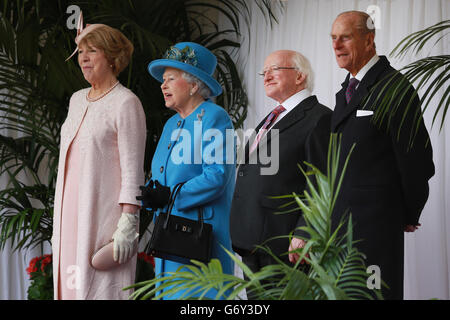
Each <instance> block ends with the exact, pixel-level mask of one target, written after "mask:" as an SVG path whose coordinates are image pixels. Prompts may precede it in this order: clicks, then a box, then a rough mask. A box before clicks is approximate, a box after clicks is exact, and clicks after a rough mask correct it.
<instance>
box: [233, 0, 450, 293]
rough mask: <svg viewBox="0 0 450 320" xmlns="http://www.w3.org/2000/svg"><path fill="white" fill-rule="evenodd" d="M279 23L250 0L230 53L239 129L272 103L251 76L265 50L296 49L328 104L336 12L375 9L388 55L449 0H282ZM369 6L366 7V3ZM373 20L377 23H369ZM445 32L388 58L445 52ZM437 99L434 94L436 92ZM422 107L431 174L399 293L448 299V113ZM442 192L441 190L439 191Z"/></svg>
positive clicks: (445, 10) (379, 40)
mask: <svg viewBox="0 0 450 320" xmlns="http://www.w3.org/2000/svg"><path fill="white" fill-rule="evenodd" d="M284 4H285V6H286V9H285V11H284V14H283V15H280V14H279V15H278V17H279V18H280V19H279V24H278V25H274V27H273V28H271V27H270V25H268V24H267V21H266V19H265V18H264V16H262V14H261V13H260V11H259V10H258V9H257V7H256V5H255V3H254V2H253V1H249V6H250V7H251V9H250V10H251V12H252V19H251V22H250V25H249V27H250V35H251V36H250V37H248V33H247V31H246V30H245V29H244V28H243V29H242V35H243V36H244V39H243V40H242V41H241V42H242V46H243V47H242V50H241V51H240V53H239V55H238V56H237V57H235V58H236V61H238V64H239V65H240V69H241V72H242V76H243V79H244V82H245V87H246V89H247V91H248V96H249V110H248V117H247V119H246V122H245V124H244V126H245V129H247V128H254V127H255V126H256V125H257V124H258V123H259V122H260V121H261V119H262V118H263V117H264V116H265V115H267V114H268V113H269V112H270V110H272V108H273V107H274V106H275V102H274V101H272V100H270V99H269V98H266V97H265V94H264V88H263V84H262V79H261V78H260V77H259V76H258V75H257V72H258V71H259V70H261V68H262V65H263V63H264V59H265V57H266V56H267V55H268V54H269V53H270V52H272V51H274V50H278V49H292V50H297V51H300V52H301V53H303V54H304V55H305V56H306V57H307V58H308V59H309V60H310V62H311V65H312V67H313V70H314V72H315V89H314V92H313V94H315V95H317V97H318V99H319V101H320V102H321V103H323V104H325V105H326V106H328V107H329V108H331V109H333V108H334V104H335V93H336V92H337V91H338V90H339V89H340V88H341V83H342V82H343V80H344V78H345V76H346V71H344V70H342V69H339V68H338V66H337V64H336V61H335V58H334V54H333V50H332V47H331V39H330V31H331V25H332V23H333V21H334V19H335V18H336V16H337V15H338V14H339V13H340V12H343V11H347V10H361V11H367V9H368V8H369V6H374V5H375V6H376V7H375V8H377V9H379V10H378V13H379V18H380V20H379V21H380V29H377V30H376V37H375V43H376V46H377V53H378V54H379V55H388V54H389V53H390V52H391V50H392V49H393V48H394V47H395V46H396V44H398V42H400V41H401V39H403V38H404V37H405V36H407V35H409V34H411V33H413V32H415V31H418V30H421V29H423V28H425V27H428V26H431V25H433V24H435V23H437V22H440V21H442V20H446V19H449V18H450V0H427V1H425V0H414V1H413V0H380V1H364V0H361V1H355V0H287V1H284ZM372 8H373V7H372ZM375 25H377V22H375ZM449 53H450V50H449V41H448V37H447V38H446V40H445V41H441V42H440V43H439V44H438V45H436V46H434V47H432V48H428V49H427V50H425V51H424V53H422V54H421V56H412V55H408V56H406V57H405V58H404V59H402V60H400V61H399V60H395V59H393V58H389V59H390V61H391V64H392V65H393V66H394V67H396V68H400V67H402V66H405V65H406V64H407V63H409V62H412V61H414V60H417V59H419V58H422V57H424V56H428V55H439V54H449ZM438 98H439V97H438ZM429 111H430V112H427V113H426V114H425V122H426V125H427V128H428V129H429V131H430V135H431V142H432V146H433V149H434V163H435V166H436V174H435V176H434V177H433V178H432V179H431V180H430V197H429V200H428V203H427V205H426V207H425V208H424V211H423V212H422V216H421V220H420V222H421V223H422V227H421V228H420V229H419V230H418V231H416V232H415V233H412V234H406V237H405V299H431V298H439V299H449V298H450V292H449V290H450V280H449V272H450V263H449V262H450V261H449V258H450V239H449V237H450V236H449V234H450V201H449V200H447V199H446V198H448V195H449V194H450V161H449V160H450V150H446V148H445V146H446V145H449V143H450V127H449V126H450V120H449V119H448V118H449V117H447V121H446V124H445V125H444V129H443V130H442V131H441V132H440V133H439V125H435V126H434V127H433V128H432V129H431V121H432V115H433V111H434V110H432V107H430V110H429ZM430 129H431V130H430ZM445 195H447V197H445Z"/></svg>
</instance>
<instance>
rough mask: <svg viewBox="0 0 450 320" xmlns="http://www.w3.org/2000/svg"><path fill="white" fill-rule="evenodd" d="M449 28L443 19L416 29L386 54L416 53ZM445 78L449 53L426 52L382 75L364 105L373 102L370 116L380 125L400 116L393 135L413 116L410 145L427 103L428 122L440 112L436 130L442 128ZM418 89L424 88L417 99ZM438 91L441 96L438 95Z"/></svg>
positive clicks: (449, 96) (449, 94) (449, 100)
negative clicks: (374, 112) (431, 54)
mask: <svg viewBox="0 0 450 320" xmlns="http://www.w3.org/2000/svg"><path fill="white" fill-rule="evenodd" d="M449 28H450V20H445V21H442V22H439V23H437V24H435V25H433V26H430V27H428V28H425V29H423V30H420V31H417V32H415V33H413V34H411V35H409V36H407V37H405V38H404V39H403V40H401V41H400V43H399V44H398V45H397V46H396V47H395V48H394V49H393V50H392V52H391V53H390V56H392V57H396V58H404V57H405V56H406V55H407V54H419V53H420V52H421V51H423V50H424V49H425V48H427V47H428V46H426V45H427V44H428V43H429V42H430V41H431V40H432V39H436V41H435V42H434V44H433V46H435V45H436V44H438V43H439V42H440V41H442V40H443V39H445V38H446V37H447V36H448V34H449V32H448V30H449ZM401 73H402V74H404V77H401V76H400V74H401ZM449 79H450V55H437V56H427V57H425V58H423V59H419V60H416V61H414V62H412V63H409V64H408V65H406V66H405V67H403V68H402V69H400V71H399V72H398V73H394V74H392V75H390V76H389V77H386V78H385V79H382V80H381V81H380V82H379V83H378V84H377V86H376V87H375V88H374V91H375V90H377V89H379V88H381V91H380V92H379V94H378V96H377V97H375V96H374V95H373V94H371V95H370V96H369V97H368V99H367V100H366V102H365V104H364V108H367V109H374V108H375V106H377V108H376V109H377V112H376V114H375V117H374V120H375V121H376V123H377V124H378V125H379V126H380V127H381V126H383V125H387V127H389V126H390V124H391V120H392V119H393V118H394V117H400V118H401V122H400V125H399V128H398V132H397V136H400V132H401V130H402V126H403V124H404V121H405V119H406V118H411V119H413V121H414V123H415V125H414V126H413V127H412V130H411V132H410V133H408V134H409V140H410V145H412V144H413V142H414V138H415V135H416V133H417V130H418V129H419V124H420V122H421V121H422V118H423V114H424V113H425V111H427V110H428V108H429V107H430V105H432V106H436V107H435V108H434V109H433V110H432V112H433V121H432V125H433V126H434V125H435V123H436V121H437V120H438V118H439V115H440V116H441V117H440V118H441V120H440V125H439V130H440V131H441V130H442V128H443V125H444V122H445V118H446V116H447V113H448V107H449V104H450V90H449V86H448V82H449ZM414 87H415V89H414ZM419 90H420V91H422V92H424V93H423V96H422V97H421V98H420V99H419V95H418V91H419ZM441 94H442V96H440V95H441ZM436 98H437V99H439V101H438V103H437V104H436V103H435V99H436ZM370 101H371V102H370ZM405 102H406V104H407V105H406V107H405V108H404V110H400V106H401V105H402V104H403V103H405ZM398 112H401V113H402V115H396V113H398ZM386 122H387V124H386Z"/></svg>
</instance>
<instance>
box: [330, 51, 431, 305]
mask: <svg viewBox="0 0 450 320" xmlns="http://www.w3.org/2000/svg"><path fill="white" fill-rule="evenodd" d="M392 72H395V69H393V68H392V67H391V66H390V64H389V61H388V60H387V59H386V57H384V56H380V60H379V61H378V62H377V63H376V64H375V65H374V66H373V67H372V68H371V69H370V70H369V71H368V72H367V74H366V75H365V76H364V78H363V79H362V80H361V82H360V84H359V86H358V88H357V90H356V92H355V94H354V96H353V98H352V100H350V103H349V104H348V105H347V103H346V101H345V90H346V88H347V85H348V80H349V76H347V78H346V80H345V82H344V83H343V84H342V89H341V90H340V91H339V92H338V93H337V94H336V107H335V109H334V112H333V116H332V126H331V129H332V131H333V132H337V133H341V134H342V149H341V155H342V157H341V159H340V162H341V163H340V164H341V165H342V164H343V163H344V160H345V158H346V156H347V154H348V151H349V150H350V148H351V146H352V144H353V143H356V147H355V149H354V151H353V153H352V155H351V157H350V161H349V165H348V167H347V170H346V173H345V177H344V181H343V184H342V187H341V190H340V195H339V198H338V201H337V202H336V205H335V210H334V213H333V223H334V225H335V226H336V225H337V223H338V222H339V219H340V218H341V217H342V216H343V214H344V212H345V211H346V210H349V212H350V213H351V214H352V219H353V223H354V236H353V238H354V239H355V240H363V241H362V242H361V243H359V244H357V247H358V248H359V249H360V250H361V251H362V252H363V253H364V254H366V255H367V261H366V264H367V266H369V265H378V266H379V267H380V268H381V278H382V279H383V280H384V281H386V283H387V284H388V286H390V288H391V289H390V290H386V291H383V294H384V296H385V298H387V299H402V297H403V234H404V226H405V225H406V224H413V225H416V224H417V223H418V221H419V216H420V213H421V211H422V209H423V207H424V205H425V203H426V201H427V198H428V180H429V179H430V178H431V177H432V176H433V174H434V165H433V160H432V149H431V144H430V142H429V136H428V132H427V130H426V128H425V125H424V123H423V121H420V125H419V128H418V132H417V135H416V137H415V140H414V144H413V146H412V148H409V145H410V144H409V141H410V140H409V137H410V133H411V130H412V128H413V124H414V121H413V115H414V113H415V112H416V111H417V110H420V109H419V108H420V107H419V106H418V102H419V100H418V98H417V97H416V98H415V100H414V104H413V107H412V110H410V111H409V112H408V116H407V117H406V118H405V120H404V123H403V125H402V127H401V128H402V129H401V133H400V135H398V129H399V128H400V123H401V121H402V115H403V112H404V110H405V108H406V104H407V103H408V101H409V99H410V97H411V96H412V93H413V92H414V89H413V87H412V86H411V88H410V91H409V94H407V95H406V96H405V98H404V99H403V100H401V101H402V104H401V106H400V108H399V109H398V110H397V112H396V113H395V115H394V116H393V117H392V118H391V119H390V123H389V124H388V121H385V122H384V124H382V125H381V127H380V126H377V125H375V124H374V121H372V118H373V116H364V117H356V113H357V110H358V109H361V108H362V106H363V99H364V98H365V97H369V95H368V94H369V91H370V90H371V89H374V90H375V94H374V95H373V98H371V99H370V100H371V101H369V103H368V104H367V105H368V106H372V105H373V107H372V109H373V111H374V114H376V113H377V104H376V103H375V104H374V103H373V102H374V99H375V97H376V96H378V94H379V92H380V90H381V87H375V86H374V85H375V84H376V83H377V82H378V81H379V80H382V79H385V77H386V76H387V75H388V74H391V73H392ZM402 77H403V76H402V75H400V74H399V75H397V80H399V79H401V78H402ZM427 142H428V143H427Z"/></svg>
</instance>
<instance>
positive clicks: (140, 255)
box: [138, 252, 155, 268]
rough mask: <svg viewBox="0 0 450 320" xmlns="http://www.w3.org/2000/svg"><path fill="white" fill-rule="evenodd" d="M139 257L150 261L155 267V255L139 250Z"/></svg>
mask: <svg viewBox="0 0 450 320" xmlns="http://www.w3.org/2000/svg"><path fill="white" fill-rule="evenodd" d="M138 259H142V260H144V261H145V262H147V263H150V264H151V265H152V266H153V268H155V258H153V256H149V255H148V254H146V253H145V252H139V253H138Z"/></svg>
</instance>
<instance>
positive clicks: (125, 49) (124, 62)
mask: <svg viewBox="0 0 450 320" xmlns="http://www.w3.org/2000/svg"><path fill="white" fill-rule="evenodd" d="M81 44H86V45H91V46H94V47H96V48H98V49H101V50H103V52H104V53H105V57H106V59H107V60H108V62H109V63H110V64H111V65H112V68H113V72H114V75H115V76H116V77H117V76H118V75H119V74H120V73H121V72H122V71H123V70H124V69H125V68H126V67H127V66H128V64H129V63H130V59H131V55H132V54H133V50H134V46H133V44H132V43H131V41H130V40H128V38H127V37H125V36H124V34H123V33H122V32H120V31H119V30H117V29H115V28H112V27H109V26H106V25H105V26H101V27H98V28H96V29H94V30H92V31H91V32H89V33H88V34H87V35H86V36H85V37H83V39H82V40H81V41H80V43H79V44H78V46H80V45H81Z"/></svg>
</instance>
